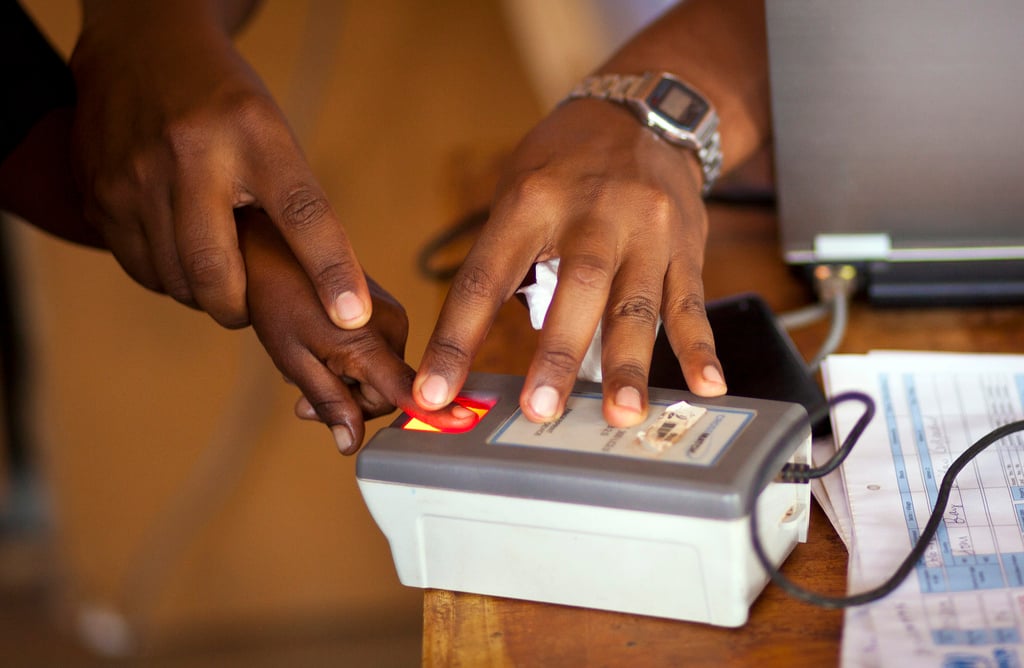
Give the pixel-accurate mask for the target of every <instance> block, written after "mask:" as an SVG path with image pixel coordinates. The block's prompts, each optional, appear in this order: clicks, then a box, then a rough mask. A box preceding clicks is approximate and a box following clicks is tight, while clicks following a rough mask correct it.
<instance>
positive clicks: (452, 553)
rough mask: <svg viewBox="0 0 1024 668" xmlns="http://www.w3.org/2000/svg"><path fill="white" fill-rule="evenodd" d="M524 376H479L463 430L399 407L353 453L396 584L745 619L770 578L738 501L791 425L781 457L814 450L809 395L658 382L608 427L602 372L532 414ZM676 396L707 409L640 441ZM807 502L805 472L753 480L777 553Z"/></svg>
mask: <svg viewBox="0 0 1024 668" xmlns="http://www.w3.org/2000/svg"><path fill="white" fill-rule="evenodd" d="M521 387H522V378H521V377H517V376H500V375H490V374H473V375H471V377H470V379H469V381H468V382H467V384H466V389H465V390H464V393H463V401H466V402H468V403H467V405H470V406H471V407H475V408H479V409H480V412H482V413H485V414H484V415H483V417H482V418H481V420H480V422H479V423H478V424H477V425H476V426H475V427H474V428H473V429H472V430H470V431H468V432H464V433H460V434H445V433H432V432H425V431H412V430H409V429H407V428H406V427H408V426H409V425H408V424H407V423H409V418H408V417H407V416H404V415H403V416H401V417H399V418H398V419H396V420H395V422H394V423H393V424H392V425H391V426H389V427H387V428H384V429H382V430H381V431H379V432H378V433H377V435H376V436H374V438H373V439H372V440H371V441H370V443H368V444H367V446H366V447H365V448H364V449H363V451H362V452H361V453H360V454H359V457H358V460H357V469H356V473H357V478H358V481H359V487H360V490H361V491H362V494H363V498H364V499H365V501H366V504H367V506H368V508H369V510H370V512H371V514H372V515H373V517H374V519H375V520H376V522H377V524H378V525H379V526H380V528H381V530H382V531H383V532H384V534H385V536H386V537H387V539H388V541H389V543H390V545H391V551H392V555H393V557H394V560H395V567H396V569H397V571H398V577H399V579H400V580H401V582H402V583H403V584H405V585H408V586H412V587H422V588H434V589H448V590H454V591H462V592H472V593H480V594H488V595H493V596H504V597H509V598H517V599H525V600H531V601H542V602H547V603H556V604H562V605H571V606H580V607H586V608H596V609H602V610H614V611H619V612H626V613H634V614H640V615H650V616H655V617H665V618H670V619H680V620H690V621H697V622H706V623H709V624H715V625H719V626H733V627H735V626H741V625H743V624H744V623H745V622H746V620H747V616H748V612H749V609H750V605H751V604H752V603H753V601H754V600H755V599H756V598H757V596H758V595H759V594H760V592H761V591H762V589H763V588H764V586H765V584H766V582H767V579H768V578H767V575H766V573H765V572H764V569H763V568H762V567H761V565H760V563H759V562H758V561H757V558H756V556H755V555H754V552H753V548H752V547H751V543H750V535H749V532H750V518H749V515H747V514H745V511H744V509H745V508H746V507H747V505H748V504H747V500H748V499H749V495H750V494H751V493H752V491H751V489H750V488H751V486H752V479H753V477H754V475H755V472H756V467H757V465H758V463H759V462H760V461H761V459H762V458H763V457H765V456H766V454H767V453H768V451H769V450H770V449H771V448H772V446H773V445H775V444H776V443H777V442H778V441H779V440H780V439H781V438H783V437H785V436H786V434H787V433H797V434H798V436H796V437H794V438H792V439H791V440H792V448H791V449H787V450H786V452H785V453H783V455H781V456H782V457H786V458H788V459H786V460H785V461H794V462H800V463H809V462H810V447H811V440H810V429H809V427H806V413H805V411H804V409H803V408H802V407H801V406H798V405H796V404H789V403H783V402H778V401H765V400H758V399H743V398H737V397H721V398H717V399H705V398H699V397H696V396H695V395H692V394H690V393H688V392H682V391H677V390H660V389H653V388H652V389H651V391H650V405H651V410H650V417H649V418H648V420H647V421H646V422H645V423H644V424H641V425H639V426H637V427H634V428H632V429H616V428H613V427H609V426H608V425H607V423H605V421H604V420H603V418H602V416H601V394H600V392H601V388H600V386H599V385H594V384H591V383H578V384H577V386H576V388H575V390H574V392H573V394H572V396H571V397H570V399H569V401H568V403H567V407H566V411H565V413H564V414H563V416H562V417H561V418H560V419H559V420H557V421H555V422H551V423H548V424H545V425H539V424H535V423H532V422H529V421H528V420H526V418H525V417H524V416H523V415H522V413H521V412H520V410H519V407H518V399H519V391H520V388H521ZM681 400H682V401H685V402H687V403H688V404H690V405H691V406H696V407H697V408H698V409H699V410H701V411H704V409H706V411H704V412H703V414H701V415H700V416H699V418H694V421H693V423H692V425H690V426H689V428H688V429H686V430H685V432H683V433H681V434H679V438H678V440H676V442H675V443H674V444H673V445H671V447H660V448H651V447H646V445H645V442H644V437H645V435H646V436H647V437H650V436H651V434H652V428H653V430H654V431H656V432H657V433H658V434H660V435H664V434H665V433H667V432H668V431H669V430H670V429H671V428H672V427H673V426H675V425H677V424H678V423H677V422H674V421H672V419H670V420H669V421H667V422H666V421H665V420H662V421H661V422H659V417H661V416H662V411H663V410H664V409H666V408H669V407H672V406H674V405H676V404H677V402H679V401H681ZM684 405H685V404H684ZM800 423H803V424H804V426H803V427H802V428H801V427H798V425H799V424H800ZM785 461H783V460H780V461H778V462H773V463H772V466H773V467H776V468H779V469H781V468H782V465H783V464H784V463H785ZM809 509H810V488H809V486H808V485H800V484H792V483H776V482H771V483H768V485H767V486H766V487H764V488H763V489H762V490H760V491H759V493H758V503H757V512H758V525H759V527H760V528H761V540H762V543H763V545H764V548H765V551H766V553H767V554H768V555H769V558H770V559H772V561H773V562H774V563H775V564H776V565H778V564H781V563H782V562H783V561H784V560H785V558H786V557H787V556H788V555H789V553H790V552H791V551H792V550H793V548H794V547H795V546H796V544H797V543H798V542H804V541H806V539H807V527H808V520H809Z"/></svg>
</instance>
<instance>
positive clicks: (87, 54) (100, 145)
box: [71, 0, 371, 329]
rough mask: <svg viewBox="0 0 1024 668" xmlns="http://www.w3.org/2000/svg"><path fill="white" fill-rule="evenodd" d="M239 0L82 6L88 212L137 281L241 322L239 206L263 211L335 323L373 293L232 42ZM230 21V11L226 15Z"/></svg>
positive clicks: (78, 69)
mask: <svg viewBox="0 0 1024 668" xmlns="http://www.w3.org/2000/svg"><path fill="white" fill-rule="evenodd" d="M244 4H249V5H251V4H252V3H251V2H249V3H242V2H235V3H231V2H221V3H218V2H210V1H207V0H182V1H180V2H168V3H163V2H160V3H140V2H134V0H128V1H121V2H105V3H88V2H87V3H85V21H84V25H83V30H82V36H81V38H80V40H79V43H78V45H77V46H76V48H75V52H74V54H73V56H72V59H71V67H72V70H73V73H74V75H75V79H76V83H77V88H78V104H77V108H76V115H75V121H74V136H73V144H74V157H75V167H76V173H77V179H78V182H79V186H80V189H81V191H82V195H83V199H84V203H85V215H86V218H87V219H88V220H89V221H90V222H91V223H92V225H94V226H95V227H96V228H97V229H98V230H99V232H100V233H101V235H102V236H103V238H104V240H105V242H106V243H107V245H108V246H109V247H110V249H111V250H112V251H113V253H114V255H115V256H116V258H117V259H118V261H119V262H120V263H121V265H122V266H123V267H124V269H125V270H126V271H127V272H128V274H129V275H131V276H132V278H134V279H135V280H136V281H138V282H139V283H141V284H142V285H144V286H146V287H147V288H150V289H152V290H156V291H160V292H164V293H167V294H169V295H171V296H172V297H174V298H175V299H176V300H178V301H180V302H182V303H185V304H188V305H191V306H196V307H198V308H200V309H202V310H204V311H206V312H208V313H209V314H210V315H211V316H212V317H213V318H214V319H215V320H216V321H217V322H219V323H220V324H222V325H224V326H227V327H239V326H244V325H245V324H246V323H247V322H248V319H249V314H248V312H247V308H246V277H245V267H244V263H243V258H242V255H241V253H240V251H239V248H238V239H237V233H236V230H235V222H234V217H233V210H234V209H236V208H238V207H242V206H248V205H257V206H260V207H262V208H263V209H265V210H266V211H267V213H268V214H269V216H270V219H271V220H272V221H273V224H274V225H275V226H276V227H277V228H278V229H279V230H280V231H281V233H282V235H283V236H284V239H285V240H286V242H287V244H288V246H289V247H290V248H291V250H292V251H293V253H294V254H295V257H296V258H297V259H298V261H299V263H300V264H301V266H302V268H303V270H304V271H305V273H306V274H307V275H308V276H309V277H310V279H311V280H312V281H313V284H314V285H315V286H316V291H317V294H318V296H319V301H320V303H321V304H322V306H323V309H324V310H325V312H326V313H327V314H329V315H330V317H331V319H332V320H333V322H334V323H335V324H336V325H337V326H339V327H343V328H347V329H352V328H356V327H359V326H362V325H363V324H365V323H366V322H367V320H368V319H369V318H370V314H371V298H370V294H369V291H368V289H367V286H366V283H365V281H364V279H363V272H362V269H361V268H360V266H359V263H358V261H357V260H356V257H355V254H354V253H353V251H352V248H351V246H350V243H349V241H348V238H347V236H346V234H345V231H344V228H343V227H342V225H341V223H340V222H339V221H338V220H337V218H336V217H335V215H334V213H333V211H332V210H331V207H330V205H329V204H328V202H327V198H326V197H325V195H324V192H323V190H322V189H321V188H320V186H319V185H318V184H317V182H316V179H315V178H314V177H313V174H312V172H311V170H310V168H309V166H308V164H307V163H306V160H305V158H304V156H303V154H302V151H301V149H300V148H299V146H298V143H297V141H296V139H295V137H294V136H293V134H292V132H291V130H290V128H289V126H288V123H287V121H286V120H285V118H284V116H283V114H282V113H281V111H280V109H279V108H278V107H277V105H276V104H275V103H274V101H273V99H272V98H271V96H270V94H269V93H268V92H267V90H266V89H265V87H264V86H263V84H262V82H261V81H260V79H259V77H258V76H257V75H256V74H255V72H253V70H252V69H251V68H250V67H249V65H248V64H247V63H246V62H245V60H244V59H243V58H242V57H241V56H240V55H239V54H238V53H237V52H236V51H235V49H234V47H233V46H232V44H231V41H230V35H229V33H230V30H231V29H232V27H233V23H237V22H240V21H241V17H240V16H238V14H241V16H244V13H245V12H246V11H248V10H247V9H245V10H244V11H243V10H242V9H237V8H236V9H235V10H234V14H232V12H231V11H229V9H227V8H226V7H228V6H229V5H244ZM232 17H234V18H232Z"/></svg>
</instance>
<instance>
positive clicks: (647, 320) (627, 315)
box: [611, 295, 658, 328]
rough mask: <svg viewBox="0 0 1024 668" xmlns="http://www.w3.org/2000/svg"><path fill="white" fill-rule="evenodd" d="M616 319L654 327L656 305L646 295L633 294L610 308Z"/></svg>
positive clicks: (656, 313)
mask: <svg viewBox="0 0 1024 668" xmlns="http://www.w3.org/2000/svg"><path fill="white" fill-rule="evenodd" d="M611 313H612V317H614V318H615V319H617V320H626V321H630V322H635V323H636V324H638V325H643V326H645V327H652V328H653V327H654V326H655V325H656V324H657V322H658V305H657V304H656V303H655V301H654V300H653V299H651V298H650V297H648V296H647V295H635V296H633V297H629V298H627V299H624V300H622V301H621V302H619V303H617V304H615V305H614V306H613V307H612V310H611Z"/></svg>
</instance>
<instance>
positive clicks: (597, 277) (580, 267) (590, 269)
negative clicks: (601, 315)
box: [558, 252, 612, 290]
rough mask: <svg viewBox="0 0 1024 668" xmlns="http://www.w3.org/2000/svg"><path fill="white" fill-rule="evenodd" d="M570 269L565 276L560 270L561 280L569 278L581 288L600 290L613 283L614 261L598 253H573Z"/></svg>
mask: <svg viewBox="0 0 1024 668" xmlns="http://www.w3.org/2000/svg"><path fill="white" fill-rule="evenodd" d="M568 269H569V271H568V272H565V275H564V276H563V275H561V274H562V272H559V274H560V275H559V277H558V278H559V280H568V281H570V282H571V283H573V284H574V285H575V286H576V287H579V288H585V289H589V290H599V289H604V288H605V287H607V286H608V285H609V284H610V283H611V277H612V263H611V262H610V261H609V259H608V258H606V257H605V256H603V255H600V254H598V253H587V252H583V253H579V254H577V255H573V257H572V262H571V263H570V264H569V267H568Z"/></svg>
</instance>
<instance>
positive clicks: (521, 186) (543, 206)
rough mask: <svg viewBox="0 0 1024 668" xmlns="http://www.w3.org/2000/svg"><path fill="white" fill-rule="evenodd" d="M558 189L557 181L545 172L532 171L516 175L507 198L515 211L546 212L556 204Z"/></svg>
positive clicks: (539, 170)
mask: <svg viewBox="0 0 1024 668" xmlns="http://www.w3.org/2000/svg"><path fill="white" fill-rule="evenodd" d="M559 192H560V187H559V181H558V179H557V178H556V177H555V176H553V175H551V174H548V173H547V171H545V170H541V169H534V170H528V171H525V172H522V173H520V174H518V175H516V177H515V179H514V180H513V182H512V184H511V186H510V188H509V190H508V194H507V197H508V198H509V203H510V204H511V205H512V206H513V207H514V208H517V209H524V210H527V211H547V210H550V209H551V208H552V207H553V206H555V204H556V199H557V198H558V197H559V194H558V193H559Z"/></svg>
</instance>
